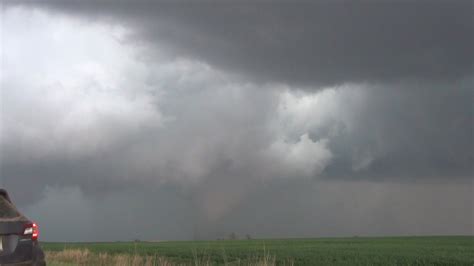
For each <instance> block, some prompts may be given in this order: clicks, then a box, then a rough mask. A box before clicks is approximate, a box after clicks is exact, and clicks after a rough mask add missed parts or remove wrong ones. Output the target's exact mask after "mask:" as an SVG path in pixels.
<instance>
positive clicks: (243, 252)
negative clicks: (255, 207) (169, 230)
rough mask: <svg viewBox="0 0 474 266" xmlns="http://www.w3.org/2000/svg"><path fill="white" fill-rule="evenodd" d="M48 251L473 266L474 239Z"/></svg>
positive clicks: (54, 246) (97, 246)
mask: <svg viewBox="0 0 474 266" xmlns="http://www.w3.org/2000/svg"><path fill="white" fill-rule="evenodd" d="M42 247H43V249H44V250H45V251H47V252H48V253H54V252H60V251H62V250H65V249H66V250H67V249H88V250H89V251H90V252H91V253H92V254H99V253H104V254H105V253H106V254H111V255H113V254H125V253H126V254H135V255H139V256H160V257H165V258H167V259H169V261H171V262H173V263H176V264H193V265H194V264H198V263H196V262H199V261H205V262H206V264H212V265H221V264H222V265H223V264H227V265H238V264H240V265H248V264H251V263H249V262H251V261H255V258H263V257H270V258H272V259H273V263H271V264H277V265H291V264H294V265H470V266H472V265H474V237H473V236H443V237H380V238H365V237H353V238H316V239H281V240H280V239H272V240H221V241H170V242H113V243H42Z"/></svg>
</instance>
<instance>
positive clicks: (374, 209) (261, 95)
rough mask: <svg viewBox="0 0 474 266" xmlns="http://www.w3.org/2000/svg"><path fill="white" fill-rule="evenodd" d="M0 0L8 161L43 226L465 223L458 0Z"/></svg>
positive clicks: (464, 35) (467, 166)
mask: <svg viewBox="0 0 474 266" xmlns="http://www.w3.org/2000/svg"><path fill="white" fill-rule="evenodd" d="M6 3H7V5H6V7H5V9H4V10H3V15H4V19H3V26H2V30H3V40H2V42H1V44H2V55H1V56H2V59H3V60H2V71H1V72H2V76H1V83H0V85H1V105H2V111H1V138H0V141H1V146H0V147H1V169H0V173H1V180H2V182H3V184H2V185H3V186H5V187H7V188H8V189H9V190H10V191H12V193H13V194H14V195H15V196H14V199H15V201H16V202H18V204H19V205H20V206H21V207H22V208H24V209H25V211H26V212H27V213H29V214H32V215H33V216H35V217H39V219H40V223H41V220H43V221H45V223H46V224H47V228H45V231H46V232H47V235H49V236H50V238H49V239H52V240H61V235H64V236H65V237H64V239H66V238H67V239H75V238H77V237H84V239H81V240H85V241H86V240H91V239H92V240H115V239H114V237H116V236H115V234H114V231H115V232H116V230H119V231H122V232H125V231H126V230H124V229H125V228H128V227H129V226H130V224H132V223H138V224H139V226H142V227H143V228H149V229H150V230H149V231H151V230H153V228H155V227H154V226H153V224H151V223H149V222H147V221H157V220H159V221H160V228H161V229H160V231H159V232H157V233H156V238H165V239H186V238H188V239H189V238H192V237H195V238H215V237H222V236H225V235H227V234H228V233H229V232H230V231H238V233H240V234H245V233H252V235H257V236H261V237H265V236H274V237H285V236H309V235H311V236H313V235H352V234H372V235H377V234H378V235H382V234H403V233H413V234H418V233H419V234H444V233H446V234H449V233H456V234H463V233H472V202H471V203H470V202H469V200H468V199H469V197H470V195H471V194H472V171H473V169H472V165H471V162H472V148H471V147H472V115H473V113H472V84H473V78H472V72H470V70H471V69H472V57H470V56H469V55H471V54H472V50H471V49H470V47H471V46H472V45H471V44H472V37H469V36H472V35H470V34H468V33H470V32H471V31H472V24H469V23H466V22H467V21H468V18H469V14H466V12H468V11H469V9H466V8H465V7H466V5H467V2H464V1H457V2H455V3H453V4H452V5H448V4H447V3H444V4H443V2H435V3H433V4H426V5H422V4H417V3H409V2H406V3H401V4H395V3H390V2H384V3H380V4H368V3H364V4H361V5H353V4H351V3H344V2H341V3H337V4H329V3H320V4H314V5H313V4H296V5H291V6H289V7H288V8H283V7H284V5H283V4H281V3H272V4H258V5H256V6H253V5H252V6H250V5H249V6H247V5H243V4H226V5H224V4H220V5H215V6H214V5H212V6H211V5H208V4H202V3H200V4H197V3H196V4H176V5H175V4H156V3H151V2H147V4H145V3H134V4H132V3H128V2H126V1H124V2H121V3H116V4H111V3H109V2H106V1H104V2H101V1H98V2H87V1H86V2H82V1H81V2H66V1H57V2H54V1H52V2H42V3H33V2H29V3H23V4H18V2H15V3H13V2H6ZM125 7H126V8H125ZM466 10H467V11H466ZM263 11H265V12H263ZM415 11H416V14H417V15H415V13H413V12H415ZM451 15H453V16H451ZM440 16H441V17H442V18H443V27H432V25H433V23H435V20H436V21H437V19H439V17H440ZM453 17H455V18H456V19H452V18H453ZM406 25H410V27H408V26H406ZM407 28H410V29H411V30H407ZM387 29H390V30H387ZM389 35H390V36H389ZM448 40H449V41H448ZM33 44H34V45H33ZM468 48H469V49H468ZM418 196H420V197H421V198H422V200H421V201H417V200H416V198H417V197H418ZM413 202H416V204H415V205H413V204H412V203H413ZM394 206H403V207H399V208H398V207H394ZM437 206H438V207H439V206H441V207H440V208H442V211H446V212H449V215H447V216H446V217H456V219H453V220H450V221H446V220H444V219H443V218H442V217H440V213H443V212H442V211H440V209H437V208H436V207H437ZM124 208H125V210H124ZM73 210H77V216H81V217H82V218H81V219H78V220H77V221H76V222H74V221H70V223H68V224H75V223H77V224H79V223H81V226H80V227H78V228H80V230H79V231H80V232H81V233H80V234H79V233H78V234H74V233H71V232H67V231H66V230H64V231H57V230H56V229H55V227H57V225H58V223H59V221H56V219H58V220H60V219H59V218H60V217H61V216H62V213H64V212H65V211H69V213H71V218H72V217H75V215H73V214H74V211H73ZM420 210H423V211H420ZM102 211H103V212H104V213H103V214H100V212H102ZM124 213H125V214H126V219H125V218H124V221H121V222H120V224H117V225H115V226H116V227H113V226H111V227H110V229H107V230H103V231H102V230H101V231H100V232H98V231H97V230H96V227H97V226H96V225H97V224H100V221H98V220H97V218H95V217H102V216H103V215H106V216H108V217H117V216H121V215H123V214H124ZM422 214H423V215H422ZM84 216H87V218H84ZM405 216H406V217H409V218H408V219H407V220H408V221H407V220H402V219H400V218H399V217H405ZM301 217H305V219H301ZM269 220H271V221H273V224H272V225H271V226H269V225H268V221H269ZM432 221H437V222H435V223H432ZM294 223H297V224H298V225H299V226H297V228H294V226H293V224H294ZM382 224H383V225H382ZM59 225H60V224H59ZM100 228H103V227H102V226H101V227H100ZM454 228H456V229H454ZM79 231H78V232H79ZM146 231H147V230H146ZM86 236H87V237H86ZM124 237H126V238H129V239H133V238H146V239H150V237H151V238H154V237H155V236H147V235H143V234H142V233H140V232H129V233H127V235H126V236H124Z"/></svg>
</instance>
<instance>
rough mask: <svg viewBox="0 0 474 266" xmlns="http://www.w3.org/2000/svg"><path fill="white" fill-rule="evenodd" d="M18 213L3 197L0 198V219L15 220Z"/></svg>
mask: <svg viewBox="0 0 474 266" xmlns="http://www.w3.org/2000/svg"><path fill="white" fill-rule="evenodd" d="M19 216H20V213H19V212H18V211H17V210H16V208H15V207H14V206H13V205H12V204H11V203H10V202H9V201H8V200H7V199H5V198H4V197H2V196H0V219H1V218H16V217H19Z"/></svg>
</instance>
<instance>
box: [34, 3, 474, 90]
mask: <svg viewBox="0 0 474 266" xmlns="http://www.w3.org/2000/svg"><path fill="white" fill-rule="evenodd" d="M29 3H31V2H29ZM35 5H39V6H42V5H44V6H46V7H48V8H52V9H59V10H61V11H62V12H68V13H71V14H79V15H82V16H86V17H89V18H91V19H105V20H106V21H113V22H114V23H127V24H129V25H132V26H133V28H134V30H135V32H134V34H133V37H132V39H134V40H141V41H146V42H149V43H150V45H154V44H156V43H161V44H165V45H166V46H167V47H168V49H169V50H168V51H170V52H172V53H174V54H176V55H180V56H188V57H193V58H197V59H199V60H204V61H206V62H209V63H211V64H213V65H216V66H218V67H219V68H224V69H227V70H230V71H232V72H236V71H237V72H240V73H243V74H245V75H247V76H250V77H252V78H254V79H256V80H259V81H279V82H285V83H291V84H298V85H314V84H338V83H343V82H360V81H362V82H365V81H378V82H381V81H394V80H399V79H405V78H420V79H427V80H454V79H456V78H459V77H462V76H464V75H467V74H471V73H472V71H473V58H474V52H473V49H472V47H473V46H474V43H473V38H474V34H473V33H474V31H473V29H474V23H472V15H473V13H472V12H473V11H472V10H473V9H472V1H461V0H455V1H443V0H441V1H316V2H314V3H310V2H285V1H274V2H272V1H269V2H257V3H249V2H238V1H227V2H208V1H191V2H179V3H170V2H160V1H157V2H154V1H133V2H128V1H119V2H109V1H45V2H41V4H38V3H35Z"/></svg>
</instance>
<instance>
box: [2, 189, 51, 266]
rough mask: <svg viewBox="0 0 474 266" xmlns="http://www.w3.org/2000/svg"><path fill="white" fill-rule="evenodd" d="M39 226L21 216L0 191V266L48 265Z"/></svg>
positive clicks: (6, 195)
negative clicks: (41, 245) (39, 236)
mask: <svg viewBox="0 0 474 266" xmlns="http://www.w3.org/2000/svg"><path fill="white" fill-rule="evenodd" d="M38 235H39V231H38V226H37V224H35V223H34V222H32V221H31V220H29V219H28V218H26V217H25V216H24V215H23V214H21V213H20V212H19V211H18V210H17V208H16V207H15V205H13V203H12V201H11V200H10V197H9V195H8V193H7V191H6V190H5V189H0V265H2V266H3V265H46V263H45V259H44V253H43V250H42V249H41V247H40V245H39V242H38Z"/></svg>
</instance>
